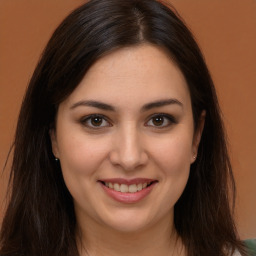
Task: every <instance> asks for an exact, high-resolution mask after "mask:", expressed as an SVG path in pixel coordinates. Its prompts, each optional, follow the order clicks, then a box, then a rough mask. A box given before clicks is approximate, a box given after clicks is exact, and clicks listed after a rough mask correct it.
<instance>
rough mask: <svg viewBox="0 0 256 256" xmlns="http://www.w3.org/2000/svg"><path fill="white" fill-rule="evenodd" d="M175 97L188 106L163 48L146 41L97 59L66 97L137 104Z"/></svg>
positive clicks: (179, 76) (181, 82)
mask: <svg viewBox="0 0 256 256" xmlns="http://www.w3.org/2000/svg"><path fill="white" fill-rule="evenodd" d="M163 98H177V99H179V100H180V101H182V102H183V104H184V105H186V104H188V105H190V95H189V90H188V86H187V83H186V80H185V78H184V76H183V74H182V72H181V71H180V69H179V68H178V66H177V65H176V64H175V63H174V62H173V61H172V60H171V58H170V56H169V55H168V54H167V53H166V51H165V50H164V49H162V48H159V47H156V46H152V45H149V44H144V45H139V46H135V47H127V48H121V49H118V50H116V51H114V52H111V53H110V54H108V55H106V56H104V57H102V58H100V59H99V60H98V61H96V63H95V64H93V65H92V67H91V68H90V69H89V70H88V72H87V73H86V75H85V76H84V78H83V80H82V81H81V82H80V84H79V85H78V86H77V88H76V89H75V90H74V91H73V92H72V94H71V95H70V96H69V98H68V99H67V103H69V104H73V103H74V102H75V101H80V100H84V99H89V100H99V101H104V102H106V103H110V104H112V105H113V103H115V105H116V106H117V107H118V105H120V106H121V105H125V104H126V105H128V106H129V105H130V104H133V105H136V104H138V105H139V104H141V105H143V104H144V103H147V102H148V101H155V100H159V99H163Z"/></svg>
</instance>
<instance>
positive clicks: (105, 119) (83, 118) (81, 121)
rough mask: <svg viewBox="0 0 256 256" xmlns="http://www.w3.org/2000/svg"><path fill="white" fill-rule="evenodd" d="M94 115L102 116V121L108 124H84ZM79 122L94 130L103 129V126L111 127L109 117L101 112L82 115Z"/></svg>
mask: <svg viewBox="0 0 256 256" xmlns="http://www.w3.org/2000/svg"><path fill="white" fill-rule="evenodd" d="M94 117H100V118H102V119H103V120H104V121H106V122H107V123H108V125H105V126H93V125H88V124H86V122H87V121H89V120H90V119H92V118H94ZM80 123H82V125H83V126H85V127H86V128H89V129H95V130H96V129H103V128H106V127H111V126H112V124H111V122H110V120H109V118H107V117H106V116H104V115H102V114H90V115H87V116H84V117H82V118H81V119H80Z"/></svg>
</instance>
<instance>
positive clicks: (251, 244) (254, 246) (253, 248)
mask: <svg viewBox="0 0 256 256" xmlns="http://www.w3.org/2000/svg"><path fill="white" fill-rule="evenodd" d="M244 243H245V246H246V247H247V249H248V251H249V255H250V256H256V239H247V240H245V241H244Z"/></svg>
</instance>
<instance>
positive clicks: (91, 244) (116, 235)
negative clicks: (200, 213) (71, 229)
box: [77, 216, 186, 256]
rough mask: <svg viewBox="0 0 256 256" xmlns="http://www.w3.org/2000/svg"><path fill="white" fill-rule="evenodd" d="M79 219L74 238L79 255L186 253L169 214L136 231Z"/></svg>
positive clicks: (164, 254) (179, 254)
mask: <svg viewBox="0 0 256 256" xmlns="http://www.w3.org/2000/svg"><path fill="white" fill-rule="evenodd" d="M78 223H79V232H78V233H79V236H78V237H79V238H78V240H77V241H78V249H79V252H80V253H79V254H80V256H103V255H104V256H106V255H111V256H117V255H118V256H120V255H122V256H128V255H129V256H130V255H133V256H146V255H147V256H155V255H161V256H171V255H176V256H185V255H186V254H185V250H184V246H183V245H182V242H181V239H180V238H179V237H178V236H177V233H176V231H175V228H174V226H173V219H172V218H170V216H166V218H165V219H163V220H162V221H161V222H158V223H156V224H155V225H154V226H151V227H149V228H147V229H144V230H139V231H136V232H122V231H118V230H114V229H110V228H109V227H106V226H104V225H101V224H99V223H97V222H92V221H91V220H90V221H83V223H81V222H79V221H78ZM167 223H168V224H167Z"/></svg>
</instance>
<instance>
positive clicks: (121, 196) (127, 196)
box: [100, 182, 157, 204]
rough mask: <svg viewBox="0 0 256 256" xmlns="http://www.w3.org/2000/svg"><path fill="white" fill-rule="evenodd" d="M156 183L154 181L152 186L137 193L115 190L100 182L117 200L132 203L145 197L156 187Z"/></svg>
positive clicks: (109, 194) (108, 193)
mask: <svg viewBox="0 0 256 256" xmlns="http://www.w3.org/2000/svg"><path fill="white" fill-rule="evenodd" d="M156 183H157V182H154V183H152V184H151V185H150V186H148V187H146V188H144V189H142V190H140V191H138V192H135V193H123V192H119V191H115V190H114V189H111V188H108V187H107V186H105V185H103V184H102V183H100V184H101V186H102V188H103V190H104V191H105V192H106V193H107V195H108V196H110V197H111V198H113V199H115V200H116V201H118V202H121V203H126V204H132V203H137V202H139V201H141V200H142V199H143V198H145V197H146V196H147V195H148V194H149V193H150V192H151V190H152V189H153V188H154V186H155V184H156Z"/></svg>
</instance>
